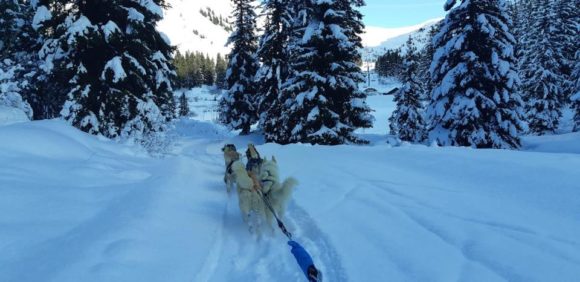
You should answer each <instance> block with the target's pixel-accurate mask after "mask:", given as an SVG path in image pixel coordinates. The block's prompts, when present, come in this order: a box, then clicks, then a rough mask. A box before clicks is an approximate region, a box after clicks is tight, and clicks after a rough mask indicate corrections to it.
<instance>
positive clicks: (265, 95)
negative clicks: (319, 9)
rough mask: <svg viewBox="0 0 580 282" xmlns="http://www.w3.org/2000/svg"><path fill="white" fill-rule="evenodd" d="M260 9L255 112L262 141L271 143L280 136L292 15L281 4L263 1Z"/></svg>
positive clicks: (288, 8)
mask: <svg viewBox="0 0 580 282" xmlns="http://www.w3.org/2000/svg"><path fill="white" fill-rule="evenodd" d="M262 7H263V14H264V15H265V16H266V23H265V27H264V34H263V35H262V38H261V40H260V45H259V48H258V57H259V58H260V59H261V62H262V66H261V68H260V69H259V70H258V73H257V75H256V81H257V82H258V94H257V96H258V97H259V99H260V102H259V109H258V112H259V114H260V127H261V128H262V129H263V131H264V135H265V137H266V140H267V141H274V142H275V141H276V139H277V138H276V137H277V136H279V135H280V133H279V132H278V131H279V130H280V129H281V128H280V120H279V119H280V117H281V116H282V111H283V108H284V106H283V101H282V100H281V97H280V91H281V88H282V84H283V83H284V82H285V81H286V80H287V79H288V74H289V69H288V60H289V54H288V43H289V41H290V35H291V32H292V28H293V25H292V19H293V11H292V10H291V6H290V5H288V3H287V1H284V0H266V1H264V2H263V4H262Z"/></svg>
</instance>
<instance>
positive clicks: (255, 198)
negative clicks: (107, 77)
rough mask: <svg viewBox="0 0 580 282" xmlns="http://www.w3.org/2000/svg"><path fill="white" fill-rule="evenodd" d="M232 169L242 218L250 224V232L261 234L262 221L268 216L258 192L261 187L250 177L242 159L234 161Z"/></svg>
mask: <svg viewBox="0 0 580 282" xmlns="http://www.w3.org/2000/svg"><path fill="white" fill-rule="evenodd" d="M232 171H233V173H234V175H235V180H236V184H237V191H238V201H239V205H240V212H241V213H242V219H243V220H244V223H246V224H247V225H248V228H249V229H250V232H251V233H254V232H255V233H257V234H258V236H259V235H260V233H261V230H260V226H261V225H262V224H261V223H262V221H263V220H264V219H265V218H266V209H265V206H264V201H263V200H262V198H261V196H260V194H258V192H257V189H259V188H258V187H257V183H256V182H255V180H254V179H252V177H250V175H249V174H248V171H246V168H245V166H244V164H243V163H242V162H241V161H240V160H237V161H234V163H233V164H232Z"/></svg>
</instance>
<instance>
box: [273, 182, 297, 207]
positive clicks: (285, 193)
mask: <svg viewBox="0 0 580 282" xmlns="http://www.w3.org/2000/svg"><path fill="white" fill-rule="evenodd" d="M296 186H298V180H296V179H295V178H294V177H289V178H286V179H285V180H284V182H283V183H282V186H280V189H277V190H273V191H272V192H271V193H272V200H273V201H275V202H276V204H277V206H278V207H281V208H282V210H280V211H278V212H282V211H283V210H284V209H285V206H286V205H287V204H288V201H289V200H290V197H291V196H292V191H294V187H296Z"/></svg>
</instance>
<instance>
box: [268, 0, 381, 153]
mask: <svg viewBox="0 0 580 282" xmlns="http://www.w3.org/2000/svg"><path fill="white" fill-rule="evenodd" d="M357 2H358V1H357ZM353 3H354V2H351V1H349V2H348V3H347V2H343V1H317V0H309V1H304V3H303V7H301V9H300V10H298V11H297V12H298V16H297V17H296V18H297V22H298V23H297V24H296V26H297V27H298V28H297V32H298V34H300V35H299V36H296V37H294V38H302V39H301V40H295V41H293V42H291V48H292V50H291V53H290V54H291V57H290V62H291V76H290V78H289V80H288V82H287V83H286V84H285V85H284V87H283V91H282V100H283V101H285V104H284V107H285V117H284V119H285V120H286V122H284V123H283V124H284V125H285V130H286V132H287V134H286V135H285V136H283V138H280V140H279V142H280V143H295V142H303V143H312V144H329V145H336V144H343V143H348V142H356V143H358V142H363V141H362V140H360V139H358V138H357V137H356V136H354V134H353V131H354V130H355V129H356V128H358V127H369V126H370V124H371V123H372V117H371V116H370V114H369V113H370V109H369V108H368V106H367V105H366V103H365V100H364V98H365V96H364V94H363V93H362V92H361V91H360V90H359V89H358V83H359V82H361V81H364V77H363V76H362V73H361V70H360V68H359V66H358V65H357V59H359V58H360V57H359V56H360V55H359V54H358V48H359V45H360V41H358V40H355V39H354V34H355V33H356V32H357V31H356V30H355V29H354V26H355V24H354V23H352V22H351V21H352V20H353V19H347V18H346V15H347V14H349V12H348V9H347V6H348V7H349V8H352V7H353V6H352V5H353ZM302 26H303V27H302Z"/></svg>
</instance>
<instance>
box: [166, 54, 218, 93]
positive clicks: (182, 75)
mask: <svg viewBox="0 0 580 282" xmlns="http://www.w3.org/2000/svg"><path fill="white" fill-rule="evenodd" d="M173 62H174V65H175V68H176V72H177V79H176V80H175V86H176V87H177V88H193V87H198V86H201V85H215V86H217V87H219V88H224V87H225V76H226V69H227V62H226V60H225V58H224V57H223V56H222V55H221V54H218V55H217V57H216V59H213V58H211V57H210V56H208V55H207V54H203V53H201V52H189V51H188V52H185V54H182V53H181V52H179V51H177V53H176V54H175V57H174V58H173Z"/></svg>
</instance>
